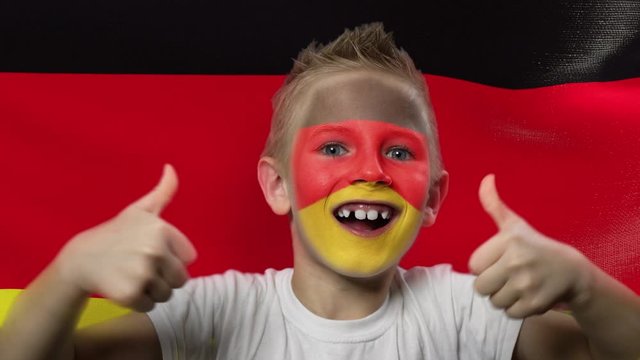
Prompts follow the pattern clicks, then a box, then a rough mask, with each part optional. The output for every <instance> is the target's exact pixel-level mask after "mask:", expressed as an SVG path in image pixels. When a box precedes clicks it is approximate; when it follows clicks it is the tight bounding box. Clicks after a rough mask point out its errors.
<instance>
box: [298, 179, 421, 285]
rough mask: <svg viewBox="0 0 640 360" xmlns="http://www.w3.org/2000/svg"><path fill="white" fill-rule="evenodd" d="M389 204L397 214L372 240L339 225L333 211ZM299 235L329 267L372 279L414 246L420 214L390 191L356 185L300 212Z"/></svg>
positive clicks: (362, 184) (369, 184) (381, 187)
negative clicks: (350, 204)
mask: <svg viewBox="0 0 640 360" xmlns="http://www.w3.org/2000/svg"><path fill="white" fill-rule="evenodd" d="M353 200H360V201H375V202H382V203H389V204H392V205H393V206H394V207H396V209H398V210H399V213H398V214H396V219H395V220H394V223H393V224H391V225H389V226H390V227H389V229H388V230H387V231H385V232H384V233H382V234H380V235H378V236H376V237H371V238H363V237H360V236H357V235H355V234H353V233H351V232H350V231H348V230H346V229H345V228H344V227H343V226H341V225H340V224H339V223H338V221H337V220H336V219H335V217H334V216H333V213H332V210H333V209H335V207H336V206H338V205H339V204H342V203H345V202H349V201H353ZM298 213H299V218H300V225H301V229H299V230H301V234H302V235H303V236H304V238H305V240H306V241H307V242H308V244H309V245H310V246H311V248H312V249H313V250H314V251H315V253H316V255H317V256H318V257H319V258H320V259H321V260H322V261H324V262H325V263H326V264H327V265H328V266H330V267H331V268H333V269H334V270H337V271H338V272H341V273H343V274H347V275H351V276H372V275H375V274H377V273H380V272H381V271H384V270H385V269H387V268H388V267H389V266H391V265H393V264H395V263H396V262H398V261H399V260H400V258H401V257H402V255H404V253H405V252H406V251H407V249H408V248H409V247H410V246H411V244H412V243H413V240H414V239H415V237H416V235H417V233H418V231H419V230H420V225H421V224H422V213H421V212H420V211H419V210H418V209H416V208H414V207H413V206H411V204H409V203H408V202H407V201H406V200H405V199H404V198H403V197H402V196H401V195H400V194H398V193H397V192H395V191H393V190H392V189H390V188H388V187H386V186H381V185H378V184H373V183H358V184H354V185H350V186H347V187H345V188H343V189H341V190H338V191H336V192H334V193H332V194H331V195H329V196H328V197H327V198H324V199H320V200H318V201H316V202H315V203H313V204H311V205H309V206H307V207H305V208H304V209H302V210H300V211H299V212H298Z"/></svg>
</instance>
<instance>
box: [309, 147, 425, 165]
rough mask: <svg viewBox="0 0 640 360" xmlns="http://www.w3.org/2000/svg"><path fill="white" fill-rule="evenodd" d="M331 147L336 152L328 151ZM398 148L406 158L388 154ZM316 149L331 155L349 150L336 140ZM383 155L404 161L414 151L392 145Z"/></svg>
mask: <svg viewBox="0 0 640 360" xmlns="http://www.w3.org/2000/svg"><path fill="white" fill-rule="evenodd" d="M331 148H336V149H337V151H338V152H330V150H329V149H331ZM398 150H400V151H402V152H403V155H404V154H406V158H400V159H398V158H395V157H393V156H392V155H390V154H391V153H392V152H393V151H398ZM318 151H320V152H321V153H323V154H324V155H327V156H331V157H338V156H343V155H345V154H347V153H348V152H349V150H347V148H346V147H345V146H344V145H343V144H340V143H337V142H331V143H327V144H324V145H322V146H321V147H320V148H318ZM384 155H385V156H386V157H388V158H390V159H392V160H398V161H406V160H411V159H414V158H415V155H414V153H413V152H412V151H411V150H409V149H408V148H407V147H405V146H392V147H390V148H389V149H388V150H387V151H386V152H385V153H384Z"/></svg>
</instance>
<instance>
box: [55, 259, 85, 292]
mask: <svg viewBox="0 0 640 360" xmlns="http://www.w3.org/2000/svg"><path fill="white" fill-rule="evenodd" d="M46 271H47V273H48V275H49V277H51V278H52V280H53V281H54V282H55V283H56V284H58V287H59V288H58V291H59V292H64V293H66V294H69V295H70V296H72V297H73V298H77V299H84V298H88V297H89V296H90V295H91V291H90V290H89V289H85V288H83V287H82V285H81V282H80V279H78V275H80V272H79V271H77V270H74V269H73V266H71V264H69V262H68V261H66V260H65V259H64V257H60V256H58V257H57V258H56V259H55V260H54V261H53V262H52V263H51V265H50V266H49V267H48V269H47V270H46Z"/></svg>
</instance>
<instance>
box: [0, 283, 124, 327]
mask: <svg viewBox="0 0 640 360" xmlns="http://www.w3.org/2000/svg"><path fill="white" fill-rule="evenodd" d="M21 292H22V290H18V289H0V326H2V324H4V320H5V319H6V317H7V314H8V313H9V309H10V308H11V305H12V304H13V302H14V301H15V299H16V297H18V295H20V293H21ZM130 311H131V310H129V309H126V308H123V307H121V306H118V305H116V304H114V303H112V302H111V301H109V300H106V299H100V298H91V299H89V303H88V304H87V307H86V308H85V310H84V312H83V313H82V315H81V316H80V321H79V322H78V328H83V327H85V326H89V325H93V324H97V323H100V322H103V321H106V320H109V319H113V318H116V317H118V316H122V315H124V314H127V313H129V312H130Z"/></svg>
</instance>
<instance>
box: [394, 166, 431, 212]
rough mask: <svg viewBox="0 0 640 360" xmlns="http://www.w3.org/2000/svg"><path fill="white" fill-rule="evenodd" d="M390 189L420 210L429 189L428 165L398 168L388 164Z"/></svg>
mask: <svg viewBox="0 0 640 360" xmlns="http://www.w3.org/2000/svg"><path fill="white" fill-rule="evenodd" d="M388 172H389V175H390V176H391V178H392V180H393V183H392V185H391V187H392V188H393V189H394V190H395V191H397V192H398V193H399V194H400V195H401V196H402V197H403V198H404V199H405V200H406V201H407V202H408V203H409V204H411V205H412V206H413V207H414V208H416V209H422V208H423V207H424V205H425V204H426V201H427V195H428V189H429V164H428V162H426V161H419V162H414V163H411V164H403V165H402V166H398V165H396V164H390V165H389V166H388Z"/></svg>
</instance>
